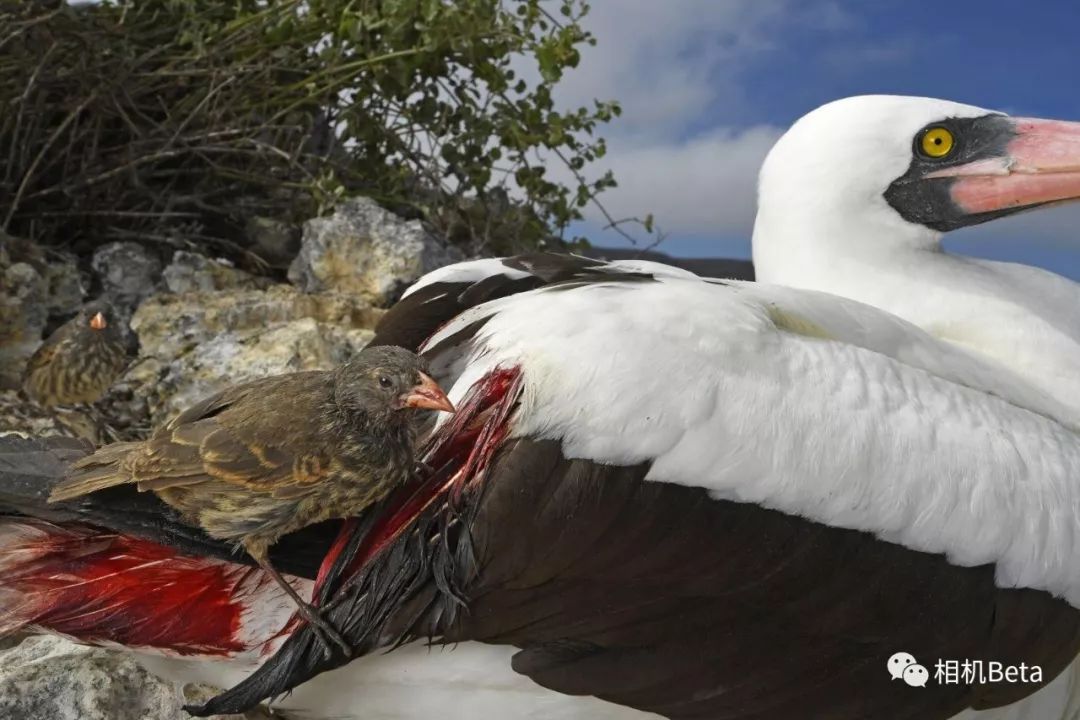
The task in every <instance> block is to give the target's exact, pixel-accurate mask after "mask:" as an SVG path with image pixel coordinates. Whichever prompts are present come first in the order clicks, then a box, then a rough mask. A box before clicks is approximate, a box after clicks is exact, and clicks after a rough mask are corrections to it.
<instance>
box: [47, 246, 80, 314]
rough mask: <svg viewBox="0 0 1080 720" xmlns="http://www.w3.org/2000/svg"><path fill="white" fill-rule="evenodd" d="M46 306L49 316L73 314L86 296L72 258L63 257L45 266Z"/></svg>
mask: <svg viewBox="0 0 1080 720" xmlns="http://www.w3.org/2000/svg"><path fill="white" fill-rule="evenodd" d="M44 279H45V293H46V308H47V310H48V311H49V317H66V316H68V315H73V314H75V313H77V312H78V311H79V308H81V307H82V304H83V299H84V298H85V297H86V289H85V287H84V286H83V281H82V277H81V276H80V274H79V266H78V265H77V264H76V263H75V260H74V258H71V257H64V258H62V259H59V260H54V261H52V262H50V263H49V264H48V265H46V266H45V276H44Z"/></svg>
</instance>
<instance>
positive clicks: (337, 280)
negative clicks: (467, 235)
mask: <svg viewBox="0 0 1080 720" xmlns="http://www.w3.org/2000/svg"><path fill="white" fill-rule="evenodd" d="M460 259H462V255H461V253H460V252H459V251H458V250H457V249H455V248H450V247H446V246H444V245H443V244H442V243H440V242H439V241H438V240H437V239H436V238H435V237H434V236H432V235H431V234H429V233H428V232H427V231H425V230H424V228H423V226H422V225H421V223H420V221H419V220H410V221H405V220H402V219H401V218H399V217H398V216H396V215H394V214H393V213H391V212H389V211H387V210H384V209H383V208H381V207H379V205H378V204H376V203H375V201H374V200H371V199H369V198H353V199H350V200H347V201H345V202H344V203H342V204H341V205H340V206H339V207H338V208H337V210H336V211H335V212H334V213H333V214H332V215H330V216H328V217H324V218H315V219H313V220H309V221H308V222H307V223H305V224H304V233H303V240H302V242H301V246H300V254H299V255H297V256H296V259H295V260H294V261H293V263H292V265H290V266H289V280H290V281H292V282H293V283H294V284H296V285H297V286H298V287H300V288H301V289H302V290H304V291H306V292H320V291H324V290H335V291H337V292H342V293H346V294H356V295H360V296H362V297H365V298H368V299H369V300H371V301H372V302H373V303H375V304H377V305H380V306H386V305H389V304H390V303H392V302H393V301H394V300H396V299H397V298H398V296H399V295H400V294H401V292H402V291H403V290H404V289H405V287H407V286H408V285H409V284H411V283H413V282H415V281H416V280H417V279H418V278H419V277H420V276H421V275H423V274H425V273H427V272H430V271H432V270H434V269H436V268H438V267H441V266H443V265H447V264H449V263H452V262H456V261H458V260H460Z"/></svg>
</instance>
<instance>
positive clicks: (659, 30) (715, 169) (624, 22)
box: [561, 0, 1080, 278]
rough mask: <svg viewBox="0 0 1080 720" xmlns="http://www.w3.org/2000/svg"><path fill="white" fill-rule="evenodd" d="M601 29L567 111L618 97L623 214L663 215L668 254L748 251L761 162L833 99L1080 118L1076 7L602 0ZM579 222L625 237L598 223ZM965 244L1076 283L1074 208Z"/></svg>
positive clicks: (614, 200)
mask: <svg viewBox="0 0 1080 720" xmlns="http://www.w3.org/2000/svg"><path fill="white" fill-rule="evenodd" d="M587 24H588V25H589V27H590V29H591V30H592V31H593V33H594V34H595V35H596V36H597V39H598V45H597V47H596V48H591V49H588V50H587V51H586V52H585V53H584V54H583V58H582V64H581V67H580V68H579V69H578V70H577V71H575V72H574V73H573V74H572V75H570V76H568V77H567V78H566V80H565V87H563V88H562V89H561V93H562V97H561V99H562V100H563V101H564V102H565V103H566V104H573V103H578V104H580V103H582V102H587V101H588V100H589V99H590V98H592V97H601V98H615V99H618V100H620V101H621V102H622V103H623V107H624V111H625V112H624V115H623V117H622V118H620V119H619V120H618V121H616V123H615V124H613V125H612V126H609V128H608V129H607V132H606V135H607V137H608V140H609V143H610V154H609V156H608V157H607V158H605V160H604V164H603V165H601V167H603V168H605V169H607V168H611V169H613V170H615V172H616V175H617V177H618V179H619V181H620V185H621V187H620V188H618V189H616V190H613V191H610V192H609V194H608V195H606V196H605V203H606V204H607V205H608V207H609V209H610V210H612V212H613V214H614V215H617V216H622V215H627V214H644V213H646V212H650V211H651V212H653V213H654V214H655V216H656V219H657V222H658V223H659V224H660V226H661V227H663V228H664V229H665V230H666V231H667V232H668V234H669V238H668V240H667V241H666V242H665V244H664V245H663V246H662V248H661V249H663V250H665V251H667V252H670V253H673V254H676V255H690V256H733V257H748V256H749V234H750V230H751V228H752V223H753V214H754V208H753V202H754V193H753V190H754V183H755V179H756V174H757V168H758V166H759V165H760V163H761V160H762V159H763V157H764V155H765V153H766V152H767V151H768V148H769V147H770V146H771V145H772V143H773V142H774V141H775V139H776V137H778V136H779V134H780V133H782V132H783V129H784V128H785V127H787V126H788V125H789V124H790V123H791V122H793V121H794V120H795V119H797V118H798V117H799V116H801V115H802V114H804V113H805V112H807V111H809V110H811V109H813V108H814V107H816V106H818V105H821V104H822V103H825V102H828V101H829V100H833V99H836V98H839V97H844V96H847V95H856V94H864V93H899V94H910V95H928V96H933V97H943V98H948V99H951V100H957V101H960V102H965V103H970V104H974V105H980V106H983V107H988V108H994V109H1000V110H1005V111H1007V112H1011V113H1015V114H1022V115H1035V116H1040V117H1056V118H1065V119H1077V120H1080V92H1077V86H1076V81H1075V76H1076V72H1077V71H1078V70H1080V44H1078V43H1077V41H1076V33H1077V31H1078V30H1080V3H1071V2H1065V1H1064V0H1062V1H1055V2H1042V3H1037V2H1029V3H1023V4H1018V3H1016V2H1015V1H1014V0H1010V1H1009V2H1003V1H999V0H983V1H981V2H975V1H974V0H956V1H954V2H940V1H931V0H906V1H905V0H861V1H856V0H673V1H672V2H666V3H665V2H656V0H594V2H593V11H592V13H591V16H590V19H589V21H588V23H587ZM591 220H593V222H588V223H585V224H584V226H583V227H581V228H578V231H579V232H581V233H582V234H585V235H587V236H589V237H590V238H591V239H592V241H593V243H594V244H596V245H617V244H624V243H621V241H620V239H619V238H618V236H616V235H614V234H613V233H610V232H607V233H605V232H601V231H600V229H599V228H600V225H599V224H598V223H596V222H595V218H591ZM946 244H947V246H948V247H949V248H950V249H952V250H955V251H957V252H964V253H969V254H975V255H981V256H984V257H993V258H997V259H1008V260H1015V261H1019V262H1027V263H1031V264H1037V265H1042V266H1044V267H1048V268H1050V269H1052V270H1055V271H1057V272H1061V273H1063V274H1067V275H1070V276H1072V277H1076V278H1080V206H1073V207H1065V208H1057V209H1053V210H1046V211H1041V212H1036V213H1030V214H1027V215H1021V216H1017V217H1015V218H1011V219H1008V220H1004V221H998V222H995V223H991V224H989V225H985V226H982V227H980V228H972V229H968V230H965V231H962V232H961V233H957V234H955V236H949V238H948V239H947V241H946Z"/></svg>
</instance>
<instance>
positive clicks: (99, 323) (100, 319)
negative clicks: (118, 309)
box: [90, 313, 109, 330]
mask: <svg viewBox="0 0 1080 720" xmlns="http://www.w3.org/2000/svg"><path fill="white" fill-rule="evenodd" d="M108 325H109V323H107V322H105V316H104V315H103V314H102V313H98V314H96V315H94V317H92V318H90V327H92V328H93V329H95V330H104V329H105V328H106V327H108Z"/></svg>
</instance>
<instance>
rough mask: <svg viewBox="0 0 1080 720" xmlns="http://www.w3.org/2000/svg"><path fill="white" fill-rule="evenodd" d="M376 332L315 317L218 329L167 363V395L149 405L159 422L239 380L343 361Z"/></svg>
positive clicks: (323, 367)
mask: <svg viewBox="0 0 1080 720" xmlns="http://www.w3.org/2000/svg"><path fill="white" fill-rule="evenodd" d="M372 335H373V333H372V331H371V330H361V329H354V330H347V329H343V328H340V327H338V326H336V325H327V324H324V323H319V322H316V321H315V320H312V319H311V318H305V319H303V320H294V321H292V322H287V323H280V324H276V325H272V326H270V327H269V328H250V329H247V330H242V331H237V332H228V333H224V334H222V335H218V336H217V337H215V338H214V339H213V340H210V341H208V342H205V343H202V344H200V345H198V346H196V347H195V348H194V350H192V351H191V352H190V353H188V354H186V355H184V356H182V357H180V358H177V360H175V361H174V362H172V363H170V364H169V365H168V367H167V369H166V372H165V374H164V375H163V376H162V377H161V379H160V381H159V383H158V388H160V389H161V390H164V391H165V392H167V393H168V396H167V397H163V398H162V402H160V403H159V404H157V405H156V406H152V408H151V410H152V413H153V417H154V421H155V424H156V423H159V422H161V421H163V420H165V419H166V418H169V417H172V416H173V415H175V414H177V413H179V412H180V411H182V410H184V409H186V408H188V407H190V406H192V405H194V404H195V403H196V402H198V401H199V400H201V399H202V398H205V397H207V396H209V395H212V394H214V393H216V392H218V391H220V390H223V389H225V388H226V387H228V386H229V385H232V384H235V383H238V382H243V381H245V380H254V379H256V378H261V377H266V376H268V375H279V374H281V373H287V372H296V371H300V370H327V369H329V368H332V367H335V366H337V365H340V364H341V363H343V362H345V361H346V360H348V359H349V358H350V357H352V356H353V355H354V354H355V353H357V352H358V351H359V350H360V349H361V348H363V347H364V346H365V345H366V344H367V343H368V342H369V341H370V340H371V337H372ZM151 402H152V401H151Z"/></svg>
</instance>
